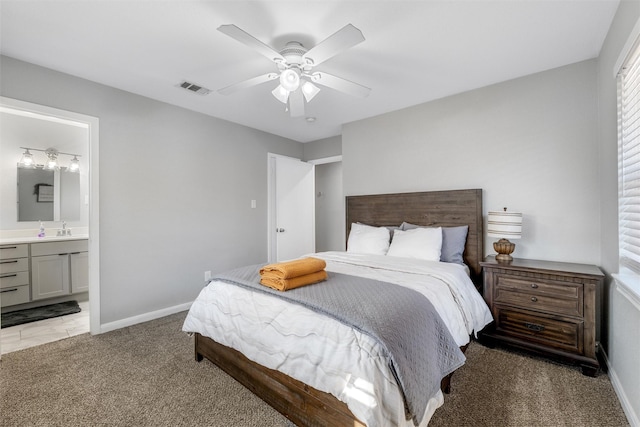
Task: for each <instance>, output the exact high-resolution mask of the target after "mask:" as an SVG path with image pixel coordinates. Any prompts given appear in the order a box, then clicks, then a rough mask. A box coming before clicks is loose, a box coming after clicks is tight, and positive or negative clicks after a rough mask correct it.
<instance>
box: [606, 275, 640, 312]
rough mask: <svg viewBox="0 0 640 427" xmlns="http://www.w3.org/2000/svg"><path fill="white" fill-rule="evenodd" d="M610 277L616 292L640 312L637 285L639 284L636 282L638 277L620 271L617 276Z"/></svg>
mask: <svg viewBox="0 0 640 427" xmlns="http://www.w3.org/2000/svg"><path fill="white" fill-rule="evenodd" d="M612 276H613V278H614V283H615V285H616V286H615V289H616V291H618V292H619V293H620V294H621V295H622V296H624V297H625V298H626V299H627V300H629V302H630V303H631V304H633V305H634V306H635V308H636V309H637V310H638V311H640V285H638V283H640V282H638V279H639V277H638V275H637V274H635V273H633V272H626V271H621V272H620V273H618V274H612Z"/></svg>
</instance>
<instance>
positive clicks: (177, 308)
mask: <svg viewBox="0 0 640 427" xmlns="http://www.w3.org/2000/svg"><path fill="white" fill-rule="evenodd" d="M191 304H193V301H192V302H187V303H184V304H180V305H174V306H173V307H167V308H163V309H162V310H156V311H150V312H148V313H143V314H139V315H137V316H133V317H128V318H126V319H122V320H116V321H115V322H109V323H103V324H102V325H100V332H99V333H101V334H102V333H105V332H109V331H115V330H116V329H120V328H126V327H127V326H133V325H137V324H138V323H143V322H148V321H150V320H155V319H159V318H161V317H165V316H169V315H171V314H175V313H180V312H181V311H186V310H189V308H191Z"/></svg>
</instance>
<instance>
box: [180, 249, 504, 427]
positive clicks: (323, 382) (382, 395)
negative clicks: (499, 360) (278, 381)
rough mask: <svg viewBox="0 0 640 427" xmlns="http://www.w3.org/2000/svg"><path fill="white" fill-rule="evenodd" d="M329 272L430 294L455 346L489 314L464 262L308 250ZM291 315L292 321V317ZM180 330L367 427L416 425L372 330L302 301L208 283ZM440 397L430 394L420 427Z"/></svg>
mask: <svg viewBox="0 0 640 427" xmlns="http://www.w3.org/2000/svg"><path fill="white" fill-rule="evenodd" d="M313 256H315V257H318V258H322V259H324V260H325V261H326V262H327V270H328V271H334V272H338V273H344V274H352V275H356V276H363V277H369V278H374V279H378V280H382V281H386V282H391V283H396V284H399V285H402V286H407V287H409V288H411V289H414V290H416V291H418V292H420V293H422V294H424V295H425V296H427V297H428V298H429V299H430V300H431V302H432V304H433V305H434V307H435V308H436V310H437V311H438V313H439V314H440V316H441V317H442V319H443V320H444V322H445V324H446V325H447V327H448V328H449V330H450V331H451V333H452V336H453V337H454V339H455V340H456V342H457V343H458V345H464V344H466V343H468V342H469V336H470V334H471V333H474V332H475V333H477V332H478V331H479V330H481V329H482V328H483V327H484V326H485V325H487V324H488V323H489V322H490V321H491V320H492V318H491V313H490V311H489V309H488V307H487V306H486V304H485V303H484V301H483V300H482V297H481V296H480V294H479V293H478V292H477V291H476V289H475V287H474V285H473V283H472V282H471V280H470V279H469V277H468V274H467V272H466V271H465V268H464V267H463V266H460V265H457V264H449V263H440V262H432V261H419V260H409V259H404V258H394V257H388V256H380V255H361V254H350V253H345V252H323V253H318V254H313ZM291 319H295V321H292V320H291ZM183 330H184V331H186V332H198V333H200V334H202V335H204V336H207V337H209V338H212V339H213V340H215V341H217V342H219V343H220V344H223V345H226V346H228V347H231V348H234V349H236V350H238V351H240V352H241V353H243V354H244V355H245V356H246V357H248V358H249V359H251V360H253V361H254V362H257V363H259V364H261V365H263V366H266V367H268V368H271V369H276V370H279V371H281V372H283V373H285V374H287V375H289V376H291V377H292V378H295V379H297V380H299V381H302V382H304V383H306V384H309V385H311V386H312V387H314V388H316V389H318V390H321V391H325V392H328V393H331V394H332V395H334V396H336V397H337V398H338V399H339V400H341V401H343V402H345V403H346V404H347V406H348V407H349V409H350V410H351V412H352V413H353V414H354V415H355V416H356V417H357V418H358V419H360V420H361V421H363V422H365V423H366V424H367V425H368V426H372V427H373V426H390V425H398V426H407V427H408V426H413V423H412V422H411V421H410V420H406V419H405V416H404V403H403V400H402V395H401V393H400V390H399V389H398V386H397V383H396V381H395V379H394V377H393V374H392V373H391V371H390V369H389V364H388V360H387V358H385V356H384V355H383V353H382V352H381V350H380V348H379V345H378V344H377V343H376V342H375V341H374V340H373V339H372V338H371V337H369V336H367V335H364V334H362V333H360V332H358V331H355V330H353V329H352V328H350V327H348V326H346V325H344V324H342V323H340V322H338V321H336V320H334V319H332V318H329V317H326V316H322V315H320V314H318V313H316V312H314V311H312V310H309V309H307V308H305V307H302V306H299V305H296V304H291V303H288V302H285V301H282V300H280V299H278V298H275V297H273V296H270V295H267V294H262V293H257V292H251V291H249V290H246V289H243V288H240V287H238V286H234V285H230V284H227V283H224V282H215V283H212V284H209V285H208V286H206V287H205V288H204V289H203V290H202V291H201V293H200V295H199V296H198V298H197V299H196V301H195V302H194V303H193V305H192V307H191V309H190V310H189V314H188V315H187V318H186V319H185V322H184V325H183ZM443 401H444V399H443V396H442V393H441V392H440V391H438V392H437V393H436V395H435V396H432V397H431V400H430V402H429V406H428V408H427V411H426V414H425V416H424V417H423V420H422V422H421V423H420V425H421V426H426V425H427V424H428V422H429V419H430V418H431V416H432V415H433V412H434V411H435V410H436V409H437V408H438V407H439V406H440V405H442V403H443Z"/></svg>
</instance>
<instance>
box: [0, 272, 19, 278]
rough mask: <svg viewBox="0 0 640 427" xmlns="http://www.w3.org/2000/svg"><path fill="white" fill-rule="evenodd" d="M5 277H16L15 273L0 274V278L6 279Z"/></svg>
mask: <svg viewBox="0 0 640 427" xmlns="http://www.w3.org/2000/svg"><path fill="white" fill-rule="evenodd" d="M7 277H18V275H17V274H15V273H14V274H3V275H2V276H0V279H6V278H7Z"/></svg>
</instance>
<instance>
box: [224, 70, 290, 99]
mask: <svg viewBox="0 0 640 427" xmlns="http://www.w3.org/2000/svg"><path fill="white" fill-rule="evenodd" d="M278 77H279V76H278V74H277V73H267V74H263V75H261V76H257V77H253V78H251V79H248V80H243V81H241V82H238V83H234V84H232V85H230V86H227V87H223V88H222V89H218V93H219V94H221V95H231V94H232V93H234V92H236V91H239V90H241V89H247V88H250V87H252V86H256V85H259V84H262V83H266V82H269V81H271V80H275V79H277V78H278Z"/></svg>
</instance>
